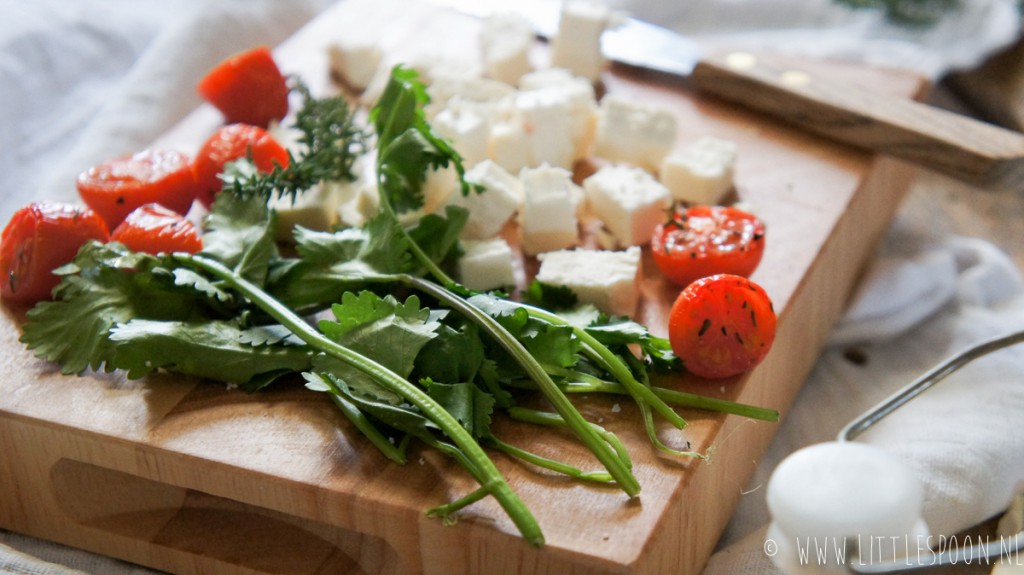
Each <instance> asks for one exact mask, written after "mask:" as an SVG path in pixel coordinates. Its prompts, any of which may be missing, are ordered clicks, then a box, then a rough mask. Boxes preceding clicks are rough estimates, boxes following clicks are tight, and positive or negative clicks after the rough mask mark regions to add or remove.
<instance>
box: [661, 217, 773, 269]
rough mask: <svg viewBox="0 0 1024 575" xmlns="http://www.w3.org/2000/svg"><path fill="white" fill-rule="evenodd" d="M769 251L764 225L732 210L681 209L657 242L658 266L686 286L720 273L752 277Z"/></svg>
mask: <svg viewBox="0 0 1024 575" xmlns="http://www.w3.org/2000/svg"><path fill="white" fill-rule="evenodd" d="M764 249H765V225H764V222H763V221H762V220H761V219H760V218H758V217H757V216H755V215H753V214H751V213H748V212H745V211H743V210H740V209H738V208H734V207H729V206H692V207H678V208H676V209H675V210H673V212H672V214H671V217H670V218H669V220H668V221H667V222H665V223H662V224H660V225H659V226H657V228H656V229H655V230H654V234H653V236H652V238H651V254H652V255H653V256H654V263H655V264H656V265H657V266H658V269H659V270H660V271H661V273H662V275H664V276H665V277H666V278H668V279H669V281H671V282H672V283H674V284H676V285H678V286H681V287H686V286H687V285H689V284H690V283H691V282H693V281H696V280H698V279H700V278H703V277H708V276H711V275H715V274H722V273H727V274H733V275H739V276H743V277H750V274H752V273H753V272H754V270H755V269H757V266H758V265H759V264H760V263H761V258H762V256H763V255H764Z"/></svg>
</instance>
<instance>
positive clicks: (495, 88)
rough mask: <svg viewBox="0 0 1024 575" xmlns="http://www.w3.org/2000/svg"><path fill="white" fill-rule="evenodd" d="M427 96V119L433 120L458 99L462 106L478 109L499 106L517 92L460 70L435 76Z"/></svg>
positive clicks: (479, 111)
mask: <svg viewBox="0 0 1024 575" xmlns="http://www.w3.org/2000/svg"><path fill="white" fill-rule="evenodd" d="M427 94H428V95H429V96H430V103H429V104H427V106H426V107H425V109H424V113H426V115H427V117H428V118H433V117H434V116H435V115H437V113H438V112H440V111H441V110H443V109H445V108H448V107H449V103H450V102H451V101H452V100H453V99H456V98H457V99H459V100H461V101H462V102H463V104H462V105H470V103H472V104H476V105H477V106H478V107H486V106H493V107H496V106H498V105H499V104H500V103H501V102H502V100H504V99H506V98H511V97H512V96H513V95H514V94H515V88H513V87H512V86H510V85H508V84H506V83H505V82H500V81H498V80H494V79H491V78H484V77H482V76H480V75H477V74H474V73H472V72H467V71H461V70H449V69H444V70H438V71H435V72H433V73H432V75H431V77H430V80H429V83H427ZM477 113H479V114H481V115H483V116H487V115H489V114H488V113H486V112H484V111H481V110H479V109H478V111H477Z"/></svg>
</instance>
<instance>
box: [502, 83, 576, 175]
mask: <svg viewBox="0 0 1024 575" xmlns="http://www.w3.org/2000/svg"><path fill="white" fill-rule="evenodd" d="M515 106H516V111H518V112H519V116H520V118H521V119H522V123H523V132H524V133H525V134H526V141H527V145H528V147H529V151H530V166H540V165H542V164H550V165H552V166H557V167H560V168H571V167H572V163H573V160H574V157H575V155H576V148H575V146H574V145H573V141H572V119H571V118H572V107H571V106H570V105H569V99H568V98H567V97H566V96H565V95H564V94H561V93H559V92H556V91H552V90H528V91H525V92H520V93H519V94H518V95H517V96H516V100H515Z"/></svg>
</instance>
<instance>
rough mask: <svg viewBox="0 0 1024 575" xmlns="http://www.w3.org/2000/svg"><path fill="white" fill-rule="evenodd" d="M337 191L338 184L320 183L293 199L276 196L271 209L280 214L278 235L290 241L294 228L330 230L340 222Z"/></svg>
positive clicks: (277, 236)
mask: <svg viewBox="0 0 1024 575" xmlns="http://www.w3.org/2000/svg"><path fill="white" fill-rule="evenodd" d="M338 203H339V198H338V190H337V185H336V183H335V182H321V183H320V184H317V185H315V186H313V187H312V188H310V189H308V190H303V191H301V192H299V193H298V194H296V195H295V200H294V201H292V198H291V196H282V197H276V196H275V197H273V198H271V200H270V203H269V206H270V208H271V209H272V210H274V211H275V212H276V213H277V227H276V229H275V236H276V238H277V239H278V241H291V240H292V233H293V231H294V229H295V226H302V227H304V228H308V229H311V230H316V231H322V232H323V231H328V230H330V229H331V228H332V227H334V225H335V224H337V223H338Z"/></svg>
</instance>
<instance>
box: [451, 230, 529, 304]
mask: <svg viewBox="0 0 1024 575" xmlns="http://www.w3.org/2000/svg"><path fill="white" fill-rule="evenodd" d="M462 247H463V249H464V250H465V253H464V254H463V255H462V257H461V258H459V262H458V266H457V268H458V278H459V281H460V282H461V283H462V285H464V286H466V287H467V288H469V289H472V290H477V291H486V290H492V289H498V288H506V287H510V286H514V285H515V283H516V279H515V269H514V267H513V263H512V248H511V247H509V245H508V243H506V242H505V240H503V239H501V238H491V239H489V240H480V241H473V240H469V241H463V242H462Z"/></svg>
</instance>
